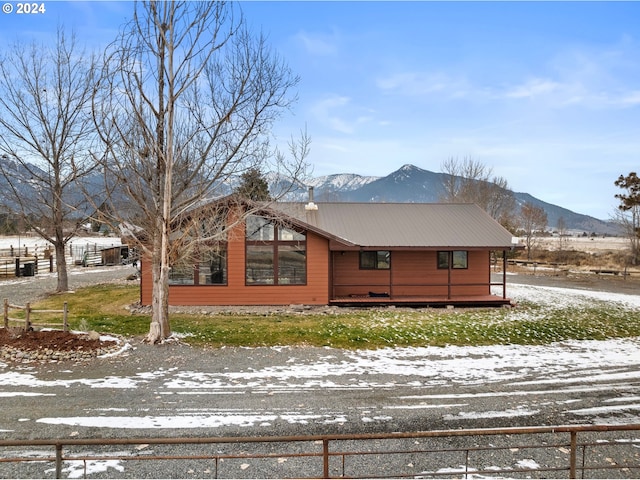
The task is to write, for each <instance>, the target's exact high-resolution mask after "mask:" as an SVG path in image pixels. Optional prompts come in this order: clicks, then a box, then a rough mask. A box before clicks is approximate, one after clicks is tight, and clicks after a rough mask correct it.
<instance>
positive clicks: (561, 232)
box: [556, 216, 569, 262]
mask: <svg viewBox="0 0 640 480" xmlns="http://www.w3.org/2000/svg"><path fill="white" fill-rule="evenodd" d="M556 230H557V232H558V249H557V260H558V262H564V261H565V260H566V257H567V247H568V245H569V238H568V237H569V231H568V228H567V222H566V221H565V219H564V217H562V216H561V217H559V218H558V221H557V223H556Z"/></svg>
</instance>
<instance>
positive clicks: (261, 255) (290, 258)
mask: <svg viewBox="0 0 640 480" xmlns="http://www.w3.org/2000/svg"><path fill="white" fill-rule="evenodd" d="M245 235H246V277H245V278H246V284H247V285H304V284H306V283H307V237H306V234H305V233H303V232H299V231H298V230H295V229H293V228H291V227H289V226H285V225H281V224H278V223H275V222H273V221H271V220H269V219H266V218H263V217H258V216H255V215H251V216H249V217H248V218H247V220H246V233H245Z"/></svg>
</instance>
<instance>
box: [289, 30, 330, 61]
mask: <svg viewBox="0 0 640 480" xmlns="http://www.w3.org/2000/svg"><path fill="white" fill-rule="evenodd" d="M294 38H295V40H296V41H297V42H299V43H300V44H301V45H302V46H303V48H304V49H305V51H306V52H307V53H309V54H311V55H318V56H330V55H335V54H336V53H337V51H338V47H337V42H336V37H335V35H326V34H320V33H309V32H304V31H301V32H298V33H297V34H296V35H295V37H294Z"/></svg>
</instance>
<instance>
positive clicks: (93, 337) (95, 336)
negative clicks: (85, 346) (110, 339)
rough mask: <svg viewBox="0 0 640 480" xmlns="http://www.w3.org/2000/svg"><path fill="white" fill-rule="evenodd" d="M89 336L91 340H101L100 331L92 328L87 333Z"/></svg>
mask: <svg viewBox="0 0 640 480" xmlns="http://www.w3.org/2000/svg"><path fill="white" fill-rule="evenodd" d="M87 338H88V339H89V340H100V334H99V333H98V332H95V331H93V330H91V331H90V332H88V333H87Z"/></svg>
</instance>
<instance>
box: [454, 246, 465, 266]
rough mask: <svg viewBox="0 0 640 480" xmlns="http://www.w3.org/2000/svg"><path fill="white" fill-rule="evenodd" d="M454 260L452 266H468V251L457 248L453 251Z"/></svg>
mask: <svg viewBox="0 0 640 480" xmlns="http://www.w3.org/2000/svg"><path fill="white" fill-rule="evenodd" d="M451 254H452V255H451V257H452V262H451V268H467V252H466V251H464V250H456V251H454V252H451Z"/></svg>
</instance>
